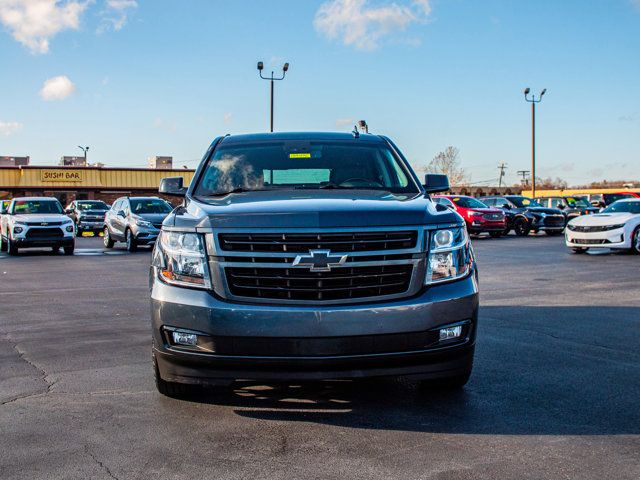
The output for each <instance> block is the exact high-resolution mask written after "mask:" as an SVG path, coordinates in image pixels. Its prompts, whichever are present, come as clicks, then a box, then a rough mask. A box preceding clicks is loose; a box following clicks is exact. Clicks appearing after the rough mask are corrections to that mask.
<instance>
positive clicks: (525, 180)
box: [518, 170, 531, 185]
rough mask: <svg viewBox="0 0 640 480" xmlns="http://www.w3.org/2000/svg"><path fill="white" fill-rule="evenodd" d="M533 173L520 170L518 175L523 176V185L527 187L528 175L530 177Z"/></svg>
mask: <svg viewBox="0 0 640 480" xmlns="http://www.w3.org/2000/svg"><path fill="white" fill-rule="evenodd" d="M530 173H531V172H530V171H529V170H518V175H522V184H523V185H526V184H527V183H528V182H527V175H529V174H530Z"/></svg>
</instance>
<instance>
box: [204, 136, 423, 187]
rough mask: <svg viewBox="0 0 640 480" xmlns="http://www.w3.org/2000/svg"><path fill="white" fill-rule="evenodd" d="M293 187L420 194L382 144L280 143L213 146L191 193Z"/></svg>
mask: <svg viewBox="0 0 640 480" xmlns="http://www.w3.org/2000/svg"><path fill="white" fill-rule="evenodd" d="M293 188H295V189H320V188H326V189H330V188H336V189H343V188H344V189H367V190H384V191H389V192H392V193H407V194H417V193H420V190H419V188H418V186H417V185H416V184H415V182H414V181H413V180H412V179H411V178H410V174H409V172H408V171H407V170H406V169H405V167H404V165H403V163H402V162H401V161H400V159H399V158H397V157H396V155H395V154H394V153H393V152H392V151H391V150H390V149H389V148H388V147H387V146H386V145H384V144H366V143H363V142H357V141H354V142H329V141H311V142H301V141H291V142H287V141H281V142H268V143H267V142H265V143H250V144H244V145H229V146H226V147H225V146H222V147H220V148H218V149H216V151H215V155H214V156H213V158H212V159H211V160H210V161H209V163H208V165H207V166H206V169H205V171H204V174H203V176H202V179H201V181H200V182H199V183H198V185H197V187H196V189H195V195H196V196H203V197H206V196H209V195H219V194H224V193H226V192H232V191H234V190H235V191H251V190H253V191H258V190H272V189H293Z"/></svg>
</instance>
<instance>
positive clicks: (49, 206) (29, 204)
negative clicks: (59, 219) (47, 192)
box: [12, 200, 62, 215]
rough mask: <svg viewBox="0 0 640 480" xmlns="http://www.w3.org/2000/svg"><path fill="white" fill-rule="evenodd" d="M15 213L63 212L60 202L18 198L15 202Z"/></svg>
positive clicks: (40, 213)
mask: <svg viewBox="0 0 640 480" xmlns="http://www.w3.org/2000/svg"><path fill="white" fill-rule="evenodd" d="M12 213H13V214H15V215H36V214H38V215H43V214H47V213H62V207H61V206H60V203H58V202H56V201H52V200H17V201H16V202H14V204H13V212H12Z"/></svg>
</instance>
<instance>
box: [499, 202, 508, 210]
mask: <svg viewBox="0 0 640 480" xmlns="http://www.w3.org/2000/svg"><path fill="white" fill-rule="evenodd" d="M500 208H504V209H505V210H511V205H509V204H508V203H505V204H504V205H502V206H501V207H500Z"/></svg>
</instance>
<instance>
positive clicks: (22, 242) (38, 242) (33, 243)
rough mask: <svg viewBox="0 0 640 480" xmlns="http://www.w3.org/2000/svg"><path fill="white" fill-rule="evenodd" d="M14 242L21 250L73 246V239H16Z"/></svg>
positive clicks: (66, 237)
mask: <svg viewBox="0 0 640 480" xmlns="http://www.w3.org/2000/svg"><path fill="white" fill-rule="evenodd" d="M13 242H14V243H15V244H16V246H17V247H19V248H39V247H69V246H71V245H73V243H74V238H73V237H68V236H65V237H56V238H52V237H29V238H25V237H14V238H13Z"/></svg>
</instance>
